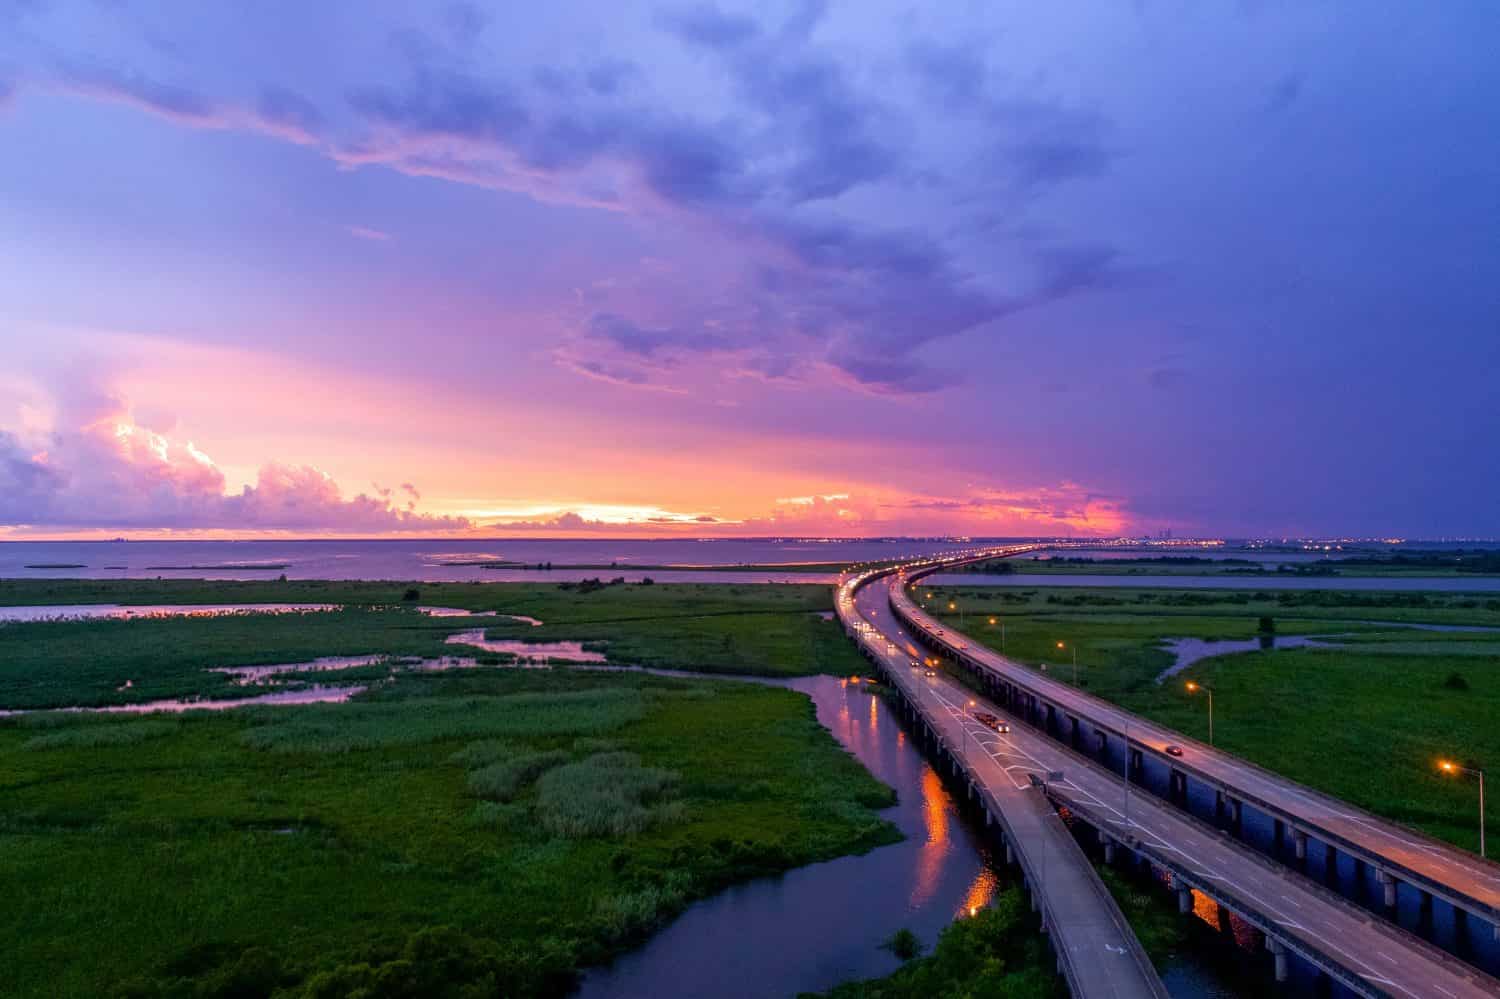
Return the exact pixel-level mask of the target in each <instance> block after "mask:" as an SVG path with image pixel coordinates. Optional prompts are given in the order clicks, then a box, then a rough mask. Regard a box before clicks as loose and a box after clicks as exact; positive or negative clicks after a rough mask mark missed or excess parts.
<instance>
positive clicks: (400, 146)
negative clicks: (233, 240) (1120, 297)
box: [64, 2, 1114, 393]
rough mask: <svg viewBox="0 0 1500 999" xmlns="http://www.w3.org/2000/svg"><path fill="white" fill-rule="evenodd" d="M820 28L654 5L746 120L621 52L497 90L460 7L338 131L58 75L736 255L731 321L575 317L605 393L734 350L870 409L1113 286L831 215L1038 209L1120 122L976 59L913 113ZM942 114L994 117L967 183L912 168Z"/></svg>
mask: <svg viewBox="0 0 1500 999" xmlns="http://www.w3.org/2000/svg"><path fill="white" fill-rule="evenodd" d="M823 16H824V5H823V4H821V3H816V2H809V3H805V4H802V5H800V6H798V7H797V8H796V9H794V10H793V11H792V12H791V14H790V16H788V17H786V18H785V19H784V20H783V21H782V22H781V23H780V24H773V23H770V22H767V23H762V22H760V21H757V20H756V19H755V18H754V17H751V16H749V15H746V14H741V13H728V12H726V11H724V10H723V9H721V8H720V7H717V6H715V5H712V4H697V5H688V6H676V7H671V8H668V9H667V10H665V11H664V12H662V13H661V14H660V15H659V16H658V17H657V18H656V25H657V26H658V27H659V28H660V29H662V30H663V31H664V32H665V33H666V35H667V37H669V38H671V39H675V40H676V42H675V43H674V44H680V45H682V46H685V47H686V50H687V51H688V52H689V53H691V54H695V56H696V57H697V58H698V60H699V62H700V64H701V65H702V66H703V67H704V68H706V69H708V70H711V71H713V72H716V73H719V74H721V75H722V79H723V80H725V81H726V83H727V84H728V87H729V90H730V93H731V94H732V96H733V102H732V104H731V107H730V108H729V109H728V110H727V111H725V112H723V113H720V114H718V115H714V116H708V115H705V114H703V113H701V112H698V113H692V112H688V111H685V110H684V109H683V108H684V107H687V106H690V105H686V104H683V103H682V102H671V103H668V102H664V101H662V100H661V99H660V98H659V97H658V98H656V99H654V100H653V99H648V98H647V96H646V95H645V94H644V91H645V88H644V87H636V86H630V84H631V82H632V81H634V80H635V79H636V78H637V77H638V75H639V74H640V73H641V70H640V68H639V67H638V66H637V64H635V63H634V62H627V61H623V60H618V59H615V60H611V59H609V58H607V57H606V58H601V59H596V60H595V61H593V62H592V63H589V64H586V65H585V67H584V68H581V69H574V68H568V67H566V66H565V65H553V64H546V65H542V66H539V67H536V68H535V69H534V70H533V71H531V72H530V73H527V72H526V71H525V70H524V69H510V70H508V71H507V70H487V71H485V72H484V73H483V74H481V73H480V71H479V70H478V69H477V68H476V62H475V60H473V59H472V57H471V55H470V54H469V53H468V51H467V49H466V48H465V44H466V41H465V40H466V39H471V38H472V37H473V36H474V35H475V34H477V33H479V32H482V31H484V30H485V24H484V22H483V19H482V17H480V16H479V15H478V14H477V13H476V12H475V10H474V9H473V8H471V7H468V6H466V5H462V4H460V5H455V6H454V7H452V8H450V9H449V10H448V12H447V13H446V14H445V15H444V17H443V18H441V19H439V21H438V23H437V27H436V28H435V29H434V30H432V31H424V30H422V29H420V28H418V27H413V26H411V25H407V26H403V27H398V28H395V29H393V30H392V31H391V33H390V42H389V45H390V47H391V49H392V51H394V52H395V54H396V59H397V62H398V66H399V67H400V68H398V70H397V71H395V72H393V73H388V74H382V76H381V77H380V79H379V82H369V83H365V84H363V85H355V86H352V87H348V88H346V90H345V100H346V108H347V110H348V111H352V112H353V115H352V118H351V119H350V120H348V121H338V122H331V121H330V120H329V119H327V118H326V117H325V115H324V114H323V113H322V111H321V110H320V109H319V108H318V107H317V106H316V105H314V104H313V103H312V102H311V101H310V100H308V99H306V98H304V97H303V96H301V95H300V94H298V93H295V92H292V91H289V90H285V89H280V88H274V87H267V88H263V89H262V90H261V91H260V92H259V96H258V98H257V99H256V100H255V101H254V102H253V103H251V104H250V105H248V106H244V107H240V106H236V105H233V104H225V103H218V102H216V101H214V100H211V99H209V98H207V97H205V96H203V95H201V94H199V93H196V92H194V91H192V90H189V89H185V88H180V87H176V86H173V85H168V84H163V83H160V82H157V81H154V80H151V79H149V78H146V77H143V76H139V75H136V74H132V73H129V72H124V71H119V70H114V69H109V68H102V67H100V66H97V65H88V66H84V67H79V66H72V67H69V68H68V69H67V71H66V73H65V74H64V76H65V78H66V80H67V85H68V86H69V87H71V88H72V89H75V90H80V91H86V92H89V93H94V94H96V95H98V96H104V97H108V98H109V99H113V100H119V101H127V102H130V103H133V104H136V105H138V106H141V107H144V108H147V109H149V110H151V111H153V112H154V113H157V114H161V115H165V116H168V117H171V118H173V119H175V120H178V121H181V122H184V123H186V124H192V125H196V126H199V127H214V128H222V127H232V126H234V125H236V124H239V125H244V126H246V127H250V128H254V129H257V130H259V131H262V132H266V133H270V134H275V135H278V136H281V137H283V138H286V139H288V140H290V141H294V142H300V143H303V144H308V145H317V146H319V147H320V148H322V149H323V150H324V151H325V152H326V153H327V154H328V155H329V156H331V157H332V158H334V159H335V160H337V161H339V162H341V163H343V164H345V165H348V166H360V165H372V164H379V165H384V166H388V167H391V168H393V169H396V170H400V171H403V172H406V173H409V174H413V175H418V176H431V177H442V178H445V179H448V180H453V181H457V182H460V183H466V184H474V185H479V186H484V187H493V188H500V189H507V190H514V191H521V192H525V193H528V194H531V195H533V196H535V197H537V198H539V199H542V200H544V201H560V202H572V203H578V204H588V205H595V206H603V207H611V208H623V209H627V210H630V211H637V212H661V213H666V214H668V215H671V216H674V217H675V218H676V219H678V220H680V221H685V222H686V223H687V224H688V225H691V226H694V227H698V228H699V229H701V230H702V231H705V232H708V233H712V234H715V235H716V236H717V237H718V238H719V239H721V240H722V241H724V242H725V243H726V244H727V245H730V246H733V247H734V248H735V250H736V252H737V253H738V254H739V255H740V257H741V258H742V259H743V260H744V267H743V271H744V276H743V278H742V283H741V286H740V287H739V288H737V289H735V290H734V293H736V294H738V295H740V296H742V301H741V302H740V303H739V306H738V308H737V309H735V310H728V312H725V310H718V312H725V314H716V310H715V309H714V308H711V307H709V306H708V305H707V304H706V303H704V302H696V303H684V305H683V307H682V308H681V310H680V314H679V316H678V317H676V318H674V319H672V320H669V321H666V322H647V321H643V320H641V319H640V318H638V317H633V316H630V315H627V314H625V313H626V312H628V311H629V310H628V308H624V307H616V308H615V309H599V310H596V312H597V314H596V315H593V316H592V318H587V319H583V320H581V321H579V320H575V328H577V329H578V330H579V333H578V335H579V336H582V337H584V338H586V339H588V340H590V341H592V342H593V343H594V345H595V347H596V348H599V349H603V350H606V351H609V352H614V353H616V354H617V355H618V356H616V357H610V356H588V357H586V358H583V359H580V357H582V355H581V354H580V353H579V352H578V351H563V352H562V353H561V354H559V355H558V356H559V358H560V359H561V361H562V363H564V364H567V365H568V366H570V367H572V368H573V369H574V370H577V371H580V372H582V373H586V374H588V375H590V376H591V377H599V378H607V379H609V380H612V381H615V382H617V383H620V384H636V385H653V384H654V379H655V377H656V375H657V374H658V373H659V370H660V368H661V366H662V362H663V359H664V358H666V359H680V358H684V357H686V356H688V355H692V354H703V355H714V354H736V355H738V356H737V359H736V363H735V364H733V365H731V370H741V371H746V372H750V373H756V374H760V375H763V376H765V377H768V378H781V377H789V376H791V375H792V374H793V373H795V372H798V371H802V370H807V369H808V366H809V365H812V366H817V365H827V366H831V367H832V368H834V369H836V370H837V371H839V372H842V374H843V375H844V376H846V378H847V379H848V380H850V381H852V382H853V383H854V384H857V385H861V386H864V387H866V388H868V389H869V390H871V391H874V392H879V393H902V392H910V393H915V392H931V391H935V390H937V389H941V388H943V387H946V386H948V385H950V384H953V383H954V382H956V381H957V380H958V379H957V377H956V376H955V375H953V374H949V373H944V372H940V371H938V370H936V369H934V368H933V367H932V366H931V365H928V364H924V363H922V362H921V361H920V359H918V358H916V357H915V356H913V355H914V352H916V351H918V350H920V349H921V348H922V347H923V346H924V345H926V344H929V343H932V342H933V341H936V340H941V339H944V338H947V337H952V336H955V335H957V334H960V333H963V332H965V331H968V330H972V329H975V328H977V327H980V326H983V325H985V324H987V323H992V322H996V321H999V320H1003V319H1004V318H1006V317H1008V316H1010V315H1013V314H1014V313H1016V312H1018V311H1021V310H1024V309H1028V308H1034V307H1036V306H1038V305H1042V304H1045V303H1047V302H1050V301H1054V300H1056V299H1059V298H1063V297H1066V296H1068V295H1072V294H1075V293H1079V292H1084V291H1087V290H1089V289H1091V288H1094V287H1098V286H1099V285H1101V284H1104V283H1107V282H1108V281H1109V280H1110V279H1111V276H1112V274H1113V271H1114V254H1113V251H1111V250H1110V249H1108V248H1106V247H1100V246H1095V245H1071V244H1068V243H1066V242H1056V241H1054V242H1051V243H1045V244H1043V243H1037V244H1035V245H1032V244H1026V243H1016V242H1015V241H1014V240H1013V239H1010V237H1009V236H1007V235H1006V233H1005V231H1003V230H1002V229H1000V228H999V227H997V229H996V235H995V236H994V238H999V239H1009V240H1010V242H1011V243H1012V245H1010V246H1009V247H1008V248H1007V253H1006V254H1005V256H1006V258H1007V259H1008V260H1010V261H1012V263H1009V264H1008V265H1007V267H1006V269H1005V270H1003V271H997V270H994V269H990V268H985V267H983V266H982V264H981V265H980V266H979V268H978V269H977V270H976V258H975V257H974V255H973V253H972V249H973V248H972V247H967V248H965V249H964V250H963V251H962V252H961V251H960V250H959V249H958V248H956V247H954V246H953V245H950V243H949V242H948V241H947V240H945V238H944V237H943V236H942V235H941V234H939V233H938V231H937V230H935V229H934V228H932V227H930V226H927V225H913V224H910V223H908V224H903V223H901V222H898V221H894V220H890V221H888V220H886V219H884V218H883V216H882V215H881V214H879V213H850V212H847V211H842V210H839V206H840V205H841V203H842V202H844V201H845V200H846V199H847V198H849V197H851V196H854V195H865V194H868V193H870V192H876V191H879V192H881V194H882V195H887V194H888V195H891V196H893V197H896V198H898V199H899V198H900V197H901V196H902V192H907V193H909V192H911V191H913V190H914V189H917V188H923V187H925V188H926V189H927V190H928V192H929V193H935V194H937V196H938V197H942V196H943V194H946V195H947V196H948V198H949V200H950V203H952V204H960V203H963V202H964V201H965V200H966V199H977V200H984V199H986V198H987V197H988V196H989V194H988V192H989V190H990V188H992V187H995V186H1006V187H1009V188H1010V189H1011V190H1013V191H1020V192H1029V191H1031V190H1033V189H1037V188H1041V187H1045V186H1049V185H1052V184H1055V183H1058V182H1061V181H1064V180H1068V179H1072V178H1078V177H1087V176H1095V175H1098V174H1100V173H1102V172H1104V171H1105V170H1107V169H1108V166H1109V159H1110V157H1109V153H1108V151H1107V150H1106V148H1105V146H1104V143H1103V141H1102V135H1103V133H1104V131H1105V127H1104V124H1103V122H1102V120H1101V119H1100V118H1098V116H1096V115H1093V114H1091V113H1089V112H1086V111H1079V110H1075V109H1068V108H1063V107H1060V106H1056V105H1053V104H1050V103H1048V102H1047V101H1045V100H1039V99H1036V98H1033V97H1025V98H1016V97H1009V96H1005V95H1004V94H1002V93H1001V92H1000V91H999V89H997V85H996V83H995V81H994V79H993V78H992V74H990V73H989V70H988V67H987V65H986V62H985V53H984V50H983V49H982V48H981V47H980V46H978V45H967V46H959V47H946V48H944V47H940V46H936V45H932V44H925V45H924V44H913V45H912V46H911V48H910V52H909V55H908V62H909V64H910V66H911V67H912V69H913V72H915V73H916V75H917V77H918V78H919V79H920V80H921V81H922V88H921V89H922V91H923V93H925V94H926V97H925V100H926V104H924V105H921V106H919V107H915V108H913V107H911V106H909V103H908V104H907V105H900V104H899V103H897V102H893V101H892V100H891V98H892V97H895V96H897V94H896V93H895V92H894V91H891V90H890V89H889V87H888V86H887V83H888V81H886V80H884V79H880V78H873V77H870V76H868V75H865V76H861V74H860V72H859V71H858V68H857V67H856V66H854V65H853V64H851V63H849V62H848V61H846V60H844V59H841V58H840V56H839V54H838V53H837V52H836V51H834V50H833V49H831V48H829V47H828V46H826V45H822V44H819V43H818V42H817V41H816V40H815V39H814V38H813V34H814V29H815V28H816V26H817V25H818V24H819V23H820V21H821V20H822V18H823ZM866 72H868V71H866ZM929 115H936V116H938V117H939V118H946V117H948V116H953V117H968V118H973V117H976V116H977V117H978V118H979V119H980V120H981V122H982V123H983V128H982V130H981V133H982V134H983V135H984V137H985V138H984V143H983V145H982V147H981V148H980V149H979V150H978V158H977V159H975V160H974V161H973V165H972V166H971V167H968V168H965V167H964V166H963V161H962V158H960V161H959V163H958V164H957V165H956V166H955V167H954V168H953V169H959V170H962V169H967V170H968V171H969V172H968V174H965V175H961V176H959V175H955V176H950V177H947V178H934V177H933V176H932V175H931V174H930V172H927V171H926V168H925V167H921V166H919V164H918V163H917V161H916V158H915V150H914V149H913V148H912V147H911V144H910V143H909V141H907V138H908V137H909V136H910V135H911V134H912V132H913V128H914V127H915V124H916V120H915V119H916V118H920V117H924V116H929ZM345 117H348V116H347V115H346V116H345ZM622 178H623V179H622ZM945 187H946V188H947V189H948V190H946V191H944V188H945ZM830 207H832V208H833V210H829V209H830ZM1020 207H1022V206H1021V205H1020V204H1016V205H1013V206H1012V207H1011V208H1010V209H1009V210H1008V213H1009V214H1010V215H1014V214H1015V212H1016V211H1017V210H1019V208H1020ZM964 214H965V215H967V214H968V213H964ZM971 221H972V220H968V219H966V220H965V224H969V223H971ZM978 260H980V261H982V260H983V257H982V256H981V257H980V258H978ZM711 316H712V317H713V318H714V319H715V320H716V321H714V322H712V323H710V322H708V318H709V317H711ZM768 358H775V360H774V361H771V360H768ZM648 360H649V361H651V362H653V363H652V364H644V363H642V362H644V361H648Z"/></svg>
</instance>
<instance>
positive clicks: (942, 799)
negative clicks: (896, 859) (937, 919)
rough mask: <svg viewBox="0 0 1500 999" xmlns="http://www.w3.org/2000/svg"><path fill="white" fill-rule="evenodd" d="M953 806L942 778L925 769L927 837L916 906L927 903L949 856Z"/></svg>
mask: <svg viewBox="0 0 1500 999" xmlns="http://www.w3.org/2000/svg"><path fill="white" fill-rule="evenodd" d="M952 807H953V802H952V801H950V800H949V798H948V792H947V791H946V790H945V789H944V788H943V779H942V778H941V777H939V776H938V775H937V773H936V772H935V771H934V770H933V769H932V768H931V767H925V768H923V772H922V818H923V821H924V822H925V824H926V831H927V838H926V840H925V841H924V842H923V843H922V848H921V851H920V853H919V854H918V856H917V880H916V884H915V885H913V886H912V893H911V904H912V905H913V906H920V905H922V904H923V903H925V902H926V901H927V900H928V899H929V898H931V897H932V893H933V891H934V890H935V889H936V887H937V880H938V875H939V874H940V873H941V872H942V869H943V860H944V859H945V858H946V857H947V855H948V812H949V810H950V809H951V808H952Z"/></svg>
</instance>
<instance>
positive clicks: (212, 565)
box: [0, 539, 967, 583]
mask: <svg viewBox="0 0 1500 999" xmlns="http://www.w3.org/2000/svg"><path fill="white" fill-rule="evenodd" d="M963 547H967V545H965V544H960V543H958V542H944V541H913V540H910V539H893V540H889V541H880V540H873V541H866V540H858V541H818V540H811V539H784V540H774V539H771V540H765V539H761V540H744V541H736V540H724V541H698V540H659V541H641V540H635V541H615V540H599V539H578V540H533V539H503V540H490V541H484V540H459V541H441V540H437V541H434V540H411V539H406V540H392V541H128V542H126V541H9V542H0V577H20V578H27V579H143V578H144V579H154V578H156V577H157V576H161V577H163V578H166V579H180V578H191V579H276V578H277V577H278V576H280V575H282V574H285V575H286V577H287V578H288V579H400V580H426V581H432V582H438V581H446V582H467V581H476V582H482V581H486V580H487V581H490V582H512V581H530V582H537V581H541V582H561V581H566V580H579V579H585V578H589V577H592V576H602V577H604V578H611V577H613V576H624V577H625V578H626V579H628V580H631V581H637V580H639V579H640V578H641V577H642V576H644V575H649V576H651V577H652V578H653V579H655V580H657V581H658V582H678V581H681V582H720V583H736V582H739V583H755V582H832V580H833V576H832V575H830V574H824V573H802V572H793V571H790V569H787V570H782V571H770V572H759V573H758V572H750V571H744V572H728V571H722V572H712V571H710V572H696V571H684V570H660V569H657V570H650V569H641V568H636V567H642V566H659V565H681V566H734V565H768V566H788V567H791V566H795V565H798V564H807V563H823V562H835V563H847V562H863V561H870V560H875V559H892V558H900V557H903V556H907V555H913V556H914V555H927V554H932V553H934V552H941V551H951V550H954V549H958V548H963ZM549 562H550V563H553V564H556V565H599V566H603V567H604V568H599V569H582V570H569V569H554V570H552V571H551V572H547V571H538V570H536V569H525V568H520V567H507V566H506V565H505V563H521V564H523V565H536V564H538V563H549Z"/></svg>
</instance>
